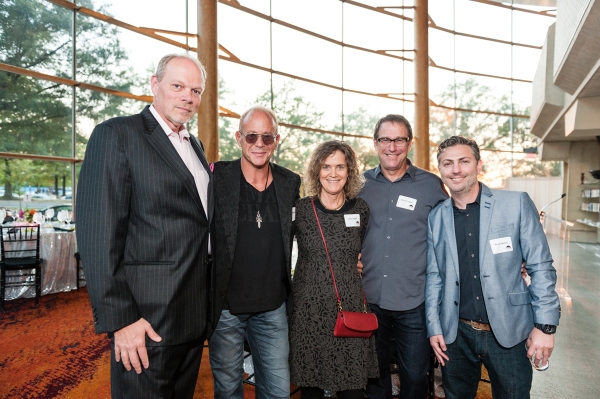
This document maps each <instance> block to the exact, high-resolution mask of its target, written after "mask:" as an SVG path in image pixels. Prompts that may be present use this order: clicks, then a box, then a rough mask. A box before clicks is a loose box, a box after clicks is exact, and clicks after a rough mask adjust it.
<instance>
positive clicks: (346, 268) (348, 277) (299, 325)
mask: <svg viewBox="0 0 600 399" xmlns="http://www.w3.org/2000/svg"><path fill="white" fill-rule="evenodd" d="M315 205H317V213H318V215H319V220H320V222H321V227H322V229H323V233H324V234H325V239H326V241H327V247H328V249H329V255H330V257H331V262H332V264H333V270H334V273H335V278H336V282H337V286H338V290H339V294H340V297H341V299H342V306H343V308H344V310H349V311H361V310H362V309H363V294H362V285H361V281H360V276H359V274H358V271H357V269H356V263H357V260H358V254H359V252H360V249H361V245H362V241H363V238H364V236H365V232H366V228H367V223H368V222H369V206H368V205H367V203H366V202H365V201H364V200H362V199H360V198H358V199H356V200H352V201H347V202H346V204H345V205H344V206H343V207H342V209H340V210H339V211H328V210H325V209H324V208H323V207H322V206H320V203H318V199H315ZM345 215H346V216H345ZM359 218H360V225H359V226H355V225H356V222H357V220H358V219H359ZM347 220H349V224H351V225H353V226H354V227H346V224H347ZM296 238H297V242H298V262H297V263H296V268H295V270H294V278H293V283H292V292H293V296H294V311H293V313H292V318H291V322H290V371H291V380H292V383H293V384H295V385H297V386H301V387H319V388H321V389H325V390H328V391H344V390H349V389H360V388H364V387H365V386H366V385H367V379H368V378H375V377H377V376H378V369H377V354H376V351H375V340H374V337H373V336H372V337H371V338H369V339H365V338H336V337H334V336H333V327H334V325H335V320H336V316H337V313H338V307H337V299H336V296H335V290H334V288H333V281H332V279H331V272H330V271H329V264H328V262H327V257H326V254H325V249H324V246H323V241H322V239H321V235H320V233H319V228H318V226H317V222H316V220H315V215H314V212H313V208H312V204H311V198H310V197H306V198H302V199H300V200H298V202H297V203H296Z"/></svg>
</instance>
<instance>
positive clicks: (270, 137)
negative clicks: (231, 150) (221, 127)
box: [240, 132, 277, 145]
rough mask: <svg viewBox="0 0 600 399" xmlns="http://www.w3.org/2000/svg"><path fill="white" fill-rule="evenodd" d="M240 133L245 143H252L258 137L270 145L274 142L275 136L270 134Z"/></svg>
mask: <svg viewBox="0 0 600 399" xmlns="http://www.w3.org/2000/svg"><path fill="white" fill-rule="evenodd" d="M240 134H241V135H242V137H243V138H244V139H246V143H248V144H254V143H256V142H257V141H258V138H259V137H260V138H261V139H262V142H263V144H264V145H271V144H273V143H274V142H275V138H276V137H277V136H273V135H272V134H257V133H248V134H245V133H242V132H240Z"/></svg>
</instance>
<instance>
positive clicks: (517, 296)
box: [508, 291, 531, 306]
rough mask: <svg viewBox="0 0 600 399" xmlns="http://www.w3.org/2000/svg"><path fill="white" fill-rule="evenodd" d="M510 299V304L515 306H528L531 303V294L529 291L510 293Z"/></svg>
mask: <svg viewBox="0 0 600 399" xmlns="http://www.w3.org/2000/svg"><path fill="white" fill-rule="evenodd" d="M508 298H509V299H510V303H511V304H513V305H514V306H519V305H528V304H530V303H531V294H530V293H529V291H523V292H510V293H509V294H508Z"/></svg>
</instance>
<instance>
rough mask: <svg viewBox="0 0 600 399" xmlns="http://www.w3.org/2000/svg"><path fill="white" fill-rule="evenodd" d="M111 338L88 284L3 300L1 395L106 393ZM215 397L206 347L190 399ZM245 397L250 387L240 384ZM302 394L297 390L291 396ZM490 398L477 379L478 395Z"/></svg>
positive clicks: (46, 397)
mask: <svg viewBox="0 0 600 399" xmlns="http://www.w3.org/2000/svg"><path fill="white" fill-rule="evenodd" d="M109 355H110V352H109V340H108V339H107V338H106V335H105V334H100V335H96V334H95V333H94V328H93V323H92V310H91V307H90V303H89V298H88V294H87V290H86V289H85V288H83V289H81V290H80V291H71V292H65V293H60V294H52V295H46V296H43V297H42V298H41V299H40V304H39V306H35V303H34V299H17V300H13V301H7V302H6V303H5V310H4V311H3V312H2V311H0V398H6V399H51V398H70V399H90V398H91V399H109V398H110V368H109V358H110V356H109ZM212 397H213V381H212V375H211V372H210V366H209V362H208V349H205V350H204V354H203V356H202V366H201V368H200V375H199V376H198V383H197V384H196V391H195V394H194V399H210V398H212ZM244 397H245V398H246V399H253V398H254V387H253V386H251V385H247V384H245V385H244ZM299 397H300V394H299V393H296V394H295V395H293V396H292V398H294V399H297V398H299ZM488 398H491V393H490V389H489V384H486V383H481V384H480V386H479V391H478V395H477V398H476V399H488Z"/></svg>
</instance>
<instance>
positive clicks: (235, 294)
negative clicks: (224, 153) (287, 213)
mask: <svg viewBox="0 0 600 399" xmlns="http://www.w3.org/2000/svg"><path fill="white" fill-rule="evenodd" d="M257 212H260V216H261V219H262V222H261V223H260V228H259V227H258V223H257V221H256V218H257ZM287 296H288V287H287V272H286V270H285V253H284V250H283V240H282V233H281V221H280V218H279V207H278V205H277V195H276V192H275V182H274V181H273V182H272V183H271V185H269V187H267V189H266V190H264V191H262V192H261V191H258V190H257V189H255V188H254V187H253V186H252V185H251V184H250V183H248V182H247V181H246V179H245V178H244V174H243V173H242V175H241V179H240V202H239V213H238V230H237V240H236V245H235V255H234V258H233V267H232V270H231V277H230V279H229V286H228V287H227V295H226V304H225V307H226V309H228V310H229V312H231V313H232V314H247V313H257V312H264V311H269V310H274V309H277V308H279V307H280V306H281V304H282V303H283V302H284V301H285V300H286V299H287Z"/></svg>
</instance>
